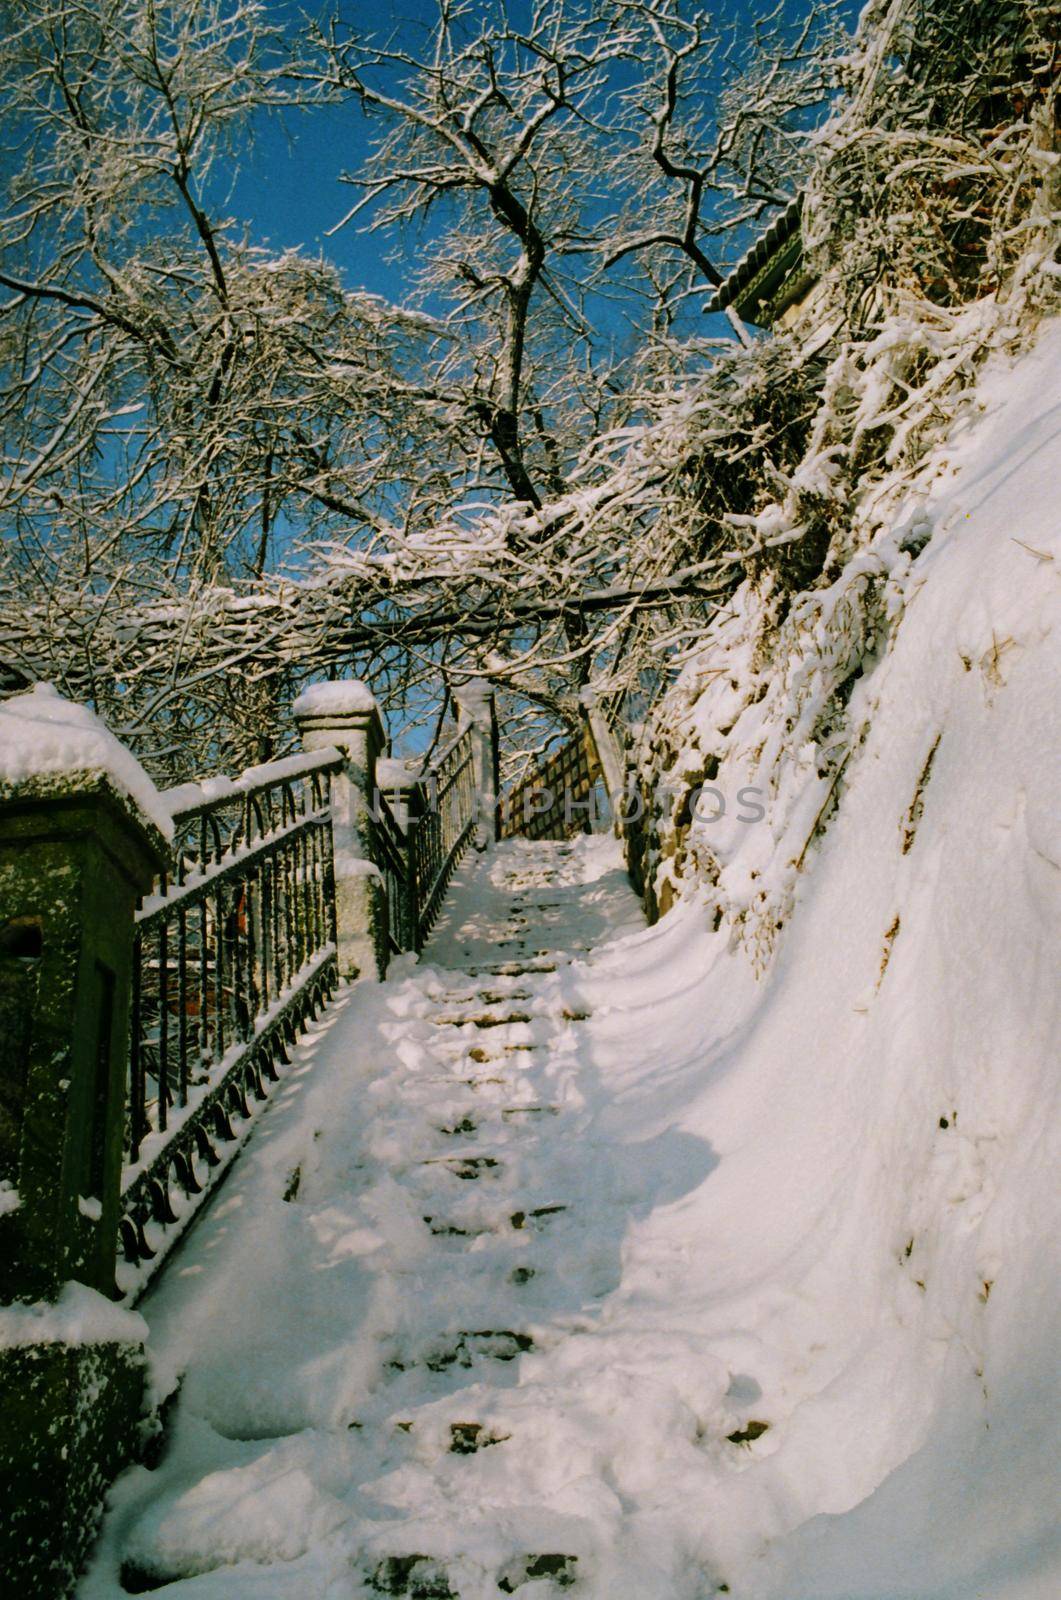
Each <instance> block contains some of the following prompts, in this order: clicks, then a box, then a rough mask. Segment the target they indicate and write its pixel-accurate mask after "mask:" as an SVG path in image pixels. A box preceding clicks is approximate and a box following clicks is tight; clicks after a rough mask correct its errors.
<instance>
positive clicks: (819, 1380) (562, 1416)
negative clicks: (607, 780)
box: [79, 335, 1061, 1600]
mask: <svg viewBox="0 0 1061 1600" xmlns="http://www.w3.org/2000/svg"><path fill="white" fill-rule="evenodd" d="M1059 365H1061V340H1059V339H1058V337H1057V336H1056V335H1054V336H1052V337H1051V338H1049V339H1047V340H1046V341H1044V343H1043V344H1041V346H1040V348H1039V350H1038V352H1037V353H1036V354H1035V355H1034V356H1033V357H1031V358H1026V359H1025V360H1024V361H1022V362H1021V363H1020V364H1019V365H1018V366H1017V367H1016V368H1015V369H1014V371H1013V372H1012V373H1011V374H1003V375H1001V376H999V375H997V374H996V376H995V377H994V378H993V379H992V380H991V381H990V382H989V384H988V385H987V386H986V387H985V389H984V399H985V403H986V407H987V410H986V414H985V415H984V416H983V417H982V418H981V419H980V420H979V421H978V422H977V423H976V424H975V425H974V426H971V427H969V428H968V429H967V431H966V434H965V436H964V438H963V439H962V440H961V441H960V442H959V443H958V444H957V445H956V446H955V447H954V448H953V449H952V451H951V454H950V460H951V463H952V469H951V470H948V471H947V473H946V474H944V475H941V476H940V478H939V479H938V481H937V483H936V484H935V485H934V487H933V488H932V490H931V494H930V497H929V500H928V502H927V508H926V510H927V514H928V515H929V516H930V517H931V521H932V525H933V527H934V528H935V530H936V531H935V533H934V535H933V538H932V539H931V541H930V542H929V544H928V546H927V548H926V550H925V551H924V553H923V555H922V556H921V557H919V560H918V566H917V572H918V574H919V575H920V576H921V577H922V578H923V583H922V586H921V587H920V589H919V590H918V592H917V593H916V594H915V595H913V597H912V598H911V599H909V600H908V603H907V608H906V614H905V616H904V618H903V621H902V623H901V626H900V627H899V629H898V632H897V636H896V640H895V644H894V647H893V648H892V649H891V650H890V652H889V653H888V654H886V655H885V656H884V658H883V660H882V661H881V662H880V663H879V664H878V665H877V666H876V668H875V670H874V672H873V674H872V677H871V679H870V680H869V682H868V683H867V684H866V685H865V686H864V688H863V690H862V691H860V692H863V693H865V694H867V695H869V696H871V697H872V699H873V702H874V703H873V715H872V718H871V724H870V731H869V734H868V737H867V739H866V742H865V744H864V746H863V747H862V749H861V750H860V752H859V753H858V756H857V760H856V762H855V764H854V765H853V767H852V768H851V769H850V770H849V773H848V785H847V790H846V793H845V796H844V800H843V803H842V805H841V807H840V810H839V812H838V814H837V816H836V817H835V819H834V820H833V822H832V823H831V825H830V827H829V829H828V832H827V833H826V835H825V838H824V840H823V842H822V844H821V846H820V849H818V850H816V852H815V853H814V854H812V856H811V857H809V858H808V862H807V867H806V871H805V872H804V873H803V875H802V877H801V879H800V883H799V890H798V894H797V899H796V905H795V910H794V913H793V915H792V917H791V918H790V920H789V921H788V923H787V925H786V927H785V930H784V933H783V935H782V937H781V940H780V942H779V944H778V947H777V950H776V953H775V955H774V958H773V962H772V964H771V965H770V966H769V967H768V968H767V969H766V971H765V972H764V974H763V975H762V976H760V977H758V978H757V977H756V976H755V975H754V973H753V971H752V969H751V966H750V964H749V962H748V959H747V955H746V953H745V951H744V950H743V949H742V948H740V947H731V946H730V942H729V937H728V935H727V934H726V932H725V931H722V932H720V933H718V934H714V933H712V932H711V931H710V920H709V918H708V917H707V915H706V914H705V912H704V910H703V909H702V908H701V907H700V906H698V905H696V904H692V903H686V904H683V905H681V906H680V907H679V908H678V909H677V910H675V911H674V912H672V913H671V914H670V915H669V916H668V917H666V918H665V919H664V920H663V921H662V922H661V923H660V924H659V925H658V926H657V927H655V928H653V929H645V928H644V927H643V926H640V925H639V922H638V916H637V908H636V905H635V903H634V902H633V900H632V897H631V896H630V894H629V891H628V890H627V889H626V887H625V883H624V880H623V878H622V874H621V872H620V870H619V867H618V857H617V854H616V852H615V847H614V846H613V845H612V843H611V842H610V841H607V840H590V841H583V842H580V843H579V844H578V845H576V846H575V847H574V849H573V850H570V851H568V850H566V849H565V848H563V847H557V846H548V845H545V846H529V845H526V844H512V845H508V846H505V847H503V848H502V849H500V850H499V851H497V852H495V853H493V854H490V855H487V856H486V857H482V858H480V857H476V858H474V859H470V860H469V861H468V862H467V863H466V864H465V866H464V867H463V868H462V870H461V878H460V882H459V884H458V886H457V889H456V891H455V893H454V896H453V899H452V900H451V901H450V902H449V904H448V907H447V912H446V917H445V919H444V921H443V923H442V924H441V925H440V927H439V930H438V932H437V935H436V938H435V940H434V942H433V944H432V946H431V948H429V949H428V951H426V952H425V955H424V958H423V960H422V961H421V963H420V964H419V966H416V965H414V964H413V963H412V962H411V961H409V960H408V959H407V960H406V961H405V962H404V964H403V965H402V966H401V967H400V968H399V970H398V971H397V972H396V973H395V974H394V975H393V976H392V977H391V978H389V979H388V981H387V982H386V983H385V984H383V985H379V986H367V985H366V986H362V987H358V988H355V989H353V990H351V991H348V992H347V993H346V994H345V996H344V997H343V998H342V999H341V1001H340V1002H339V1004H338V1005H336V1006H334V1007H333V1008H331V1010H330V1012H329V1014H328V1016H327V1017H326V1018H325V1019H324V1020H323V1022H322V1023H321V1024H320V1025H319V1026H318V1027H317V1030H316V1032H315V1033H314V1035H313V1036H312V1038H311V1039H310V1041H309V1042H308V1043H307V1045H306V1046H305V1047H304V1048H303V1049H302V1051H301V1052H300V1055H299V1058H298V1063H297V1068H296V1072H295V1075H294V1076H293V1078H291V1079H290V1080H289V1083H288V1085H287V1087H285V1089H284V1090H283V1092H282V1093H281V1094H280V1095H279V1097H278V1100H277V1103H276V1104H275V1105H274V1106H273V1107H272V1108H271V1109H270V1110H269V1111H268V1112H267V1114H266V1115H265V1116H264V1117H263V1119H262V1122H261V1124H260V1127H259V1129H258V1131H257V1132H256V1134H255V1137H254V1139H253V1141H252V1143H251V1145H250V1147H249V1148H248V1151H247V1153H246V1154H245V1155H244V1156H243V1158H242V1159H241V1161H240V1163H239V1165H238V1167H237V1168H236V1170H235V1172H234V1173H233V1175H232V1177H231V1179H230V1180H229V1182H228V1183H227V1185H226V1186H225V1189H224V1191H223V1193H222V1195H221V1196H220V1198H219V1200H218V1202H217V1203H216V1205H215V1206H214V1207H213V1209H212V1211H211V1213H210V1214H209V1215H208V1216H207V1218H206V1219H205V1220H204V1221H203V1222H202V1223H201V1225H200V1226H199V1227H198V1229H197V1230H196V1232H195V1234H194V1235H193V1236H192V1237H191V1239H190V1240H189V1241H188V1243H187V1244H186V1246H185V1247H184V1248H183V1249H182V1251H181V1252H180V1254H179V1256H178V1257H177V1258H176V1259H175V1261H174V1262H173V1264H172V1265H171V1266H170V1268H169V1269H168V1271H167V1273H166V1274H165V1276H164V1278H163V1280H162V1282H161V1283H160V1285H159V1286H158V1288H157V1289H156V1290H155V1291H154V1293H153V1295H152V1296H151V1297H150V1298H149V1299H148V1301H147V1302H146V1303H145V1305H144V1306H143V1308H142V1309H143V1311H144V1314H145V1315H146V1317H147V1320H148V1323H149V1325H150V1327H151V1330H152V1341H151V1342H152V1348H153V1352H154V1356H155V1362H156V1372H157V1381H158V1384H159V1388H160V1391H164V1390H166V1389H168V1388H170V1387H171V1386H172V1384H173V1382H174V1380H175V1378H176V1375H177V1374H178V1373H180V1372H183V1373H184V1384H183V1390H182V1393H181V1398H180V1400H179V1403H178V1405H177V1408H176V1411H175V1414H174V1418H173V1422H172V1430H173V1431H172V1442H171V1444H170V1447H169V1450H168V1452H167V1454H166V1455H165V1457H164V1459H163V1461H162V1464H161V1465H160V1466H159V1467H158V1468H157V1469H156V1470H155V1471H153V1472H148V1471H146V1470H144V1469H135V1470H133V1471H131V1472H130V1473H128V1474H126V1476H125V1477H124V1478H123V1479H122V1480H121V1481H120V1483H119V1485H118V1487H117V1489H116V1491H115V1493H114V1495H113V1500H112V1509H111V1512H110V1515H109V1517H108V1521H107V1524H106V1529H105V1534H104V1538H103V1542H102V1545H101V1548H100V1550H99V1552H98V1555H97V1559H96V1562H95V1565H94V1567H93V1569H92V1571H91V1573H90V1575H89V1577H88V1578H87V1579H86V1580H85V1581H84V1582H83V1584H82V1587H81V1589H80V1591H79V1593H80V1595H81V1597H82V1600H104V1597H106V1600H114V1597H116V1596H117V1595H119V1594H121V1593H122V1590H121V1588H120V1586H119V1583H118V1576H117V1575H118V1571H119V1568H120V1565H121V1563H122V1562H123V1561H124V1562H127V1563H129V1566H128V1568H127V1571H129V1572H131V1573H134V1574H138V1575H139V1578H140V1580H141V1581H143V1580H144V1579H145V1578H148V1577H151V1576H152V1575H153V1577H154V1579H155V1581H156V1582H157V1581H159V1580H165V1579H171V1580H175V1581H173V1582H172V1583H171V1584H170V1586H169V1587H168V1588H167V1589H165V1590H164V1591H163V1592H165V1593H167V1594H169V1593H172V1594H179V1595H180V1596H181V1600H193V1597H194V1600H243V1597H246V1600H252V1597H253V1600H310V1597H313V1600H317V1597H321V1600H339V1597H342V1600H362V1597H368V1596H371V1595H374V1594H376V1593H378V1592H380V1590H379V1588H378V1587H377V1588H373V1587H371V1582H372V1578H373V1574H375V1575H376V1582H377V1584H379V1585H383V1584H386V1583H389V1582H391V1579H392V1577H393V1575H394V1573H395V1572H396V1571H399V1570H400V1569H398V1568H395V1567H390V1568H388V1567H387V1566H386V1558H387V1557H389V1556H396V1557H410V1556H413V1555H423V1556H424V1557H432V1558H435V1560H436V1562H437V1567H436V1569H435V1570H436V1572H438V1573H444V1574H445V1575H446V1582H447V1583H448V1585H449V1589H450V1592H451V1593H453V1594H455V1595H458V1596H459V1597H460V1600H487V1597H491V1600H492V1597H494V1596H497V1595H499V1594H502V1593H506V1592H515V1593H517V1594H523V1595H525V1596H526V1597H527V1600H548V1597H549V1596H552V1595H559V1594H561V1593H571V1594H572V1596H585V1597H587V1600H589V1597H592V1600H706V1597H708V1596H710V1595H713V1594H715V1593H717V1592H720V1591H721V1592H724V1591H723V1588H722V1586H723V1585H726V1586H728V1592H729V1593H730V1594H732V1595H733V1596H735V1597H738V1600H827V1597H828V1600H884V1597H899V1596H908V1597H917V1600H981V1597H983V1600H1033V1597H1034V1600H1038V1597H1040V1596H1042V1597H1043V1600H1045V1597H1046V1596H1050V1597H1053V1596H1054V1595H1056V1594H1057V1593H1058V1592H1059V1590H1061V1574H1059V1566H1061V1562H1059V1561H1058V1553H1057V1548H1056V1545H1055V1546H1053V1547H1051V1545H1050V1543H1049V1529H1050V1526H1051V1509H1052V1504H1053V1499H1054V1496H1053V1494H1052V1492H1051V1484H1052V1481H1053V1480H1054V1479H1055V1475H1056V1460H1057V1456H1058V1438H1057V1427H1056V1415H1057V1410H1058V1405H1057V1394H1056V1389H1055V1386H1054V1370H1055V1367H1056V1353H1055V1346H1054V1337H1055V1336H1054V1329H1056V1326H1057V1320H1058V1319H1057V1310H1058V1307H1057V1303H1056V1302H1057V1283H1058V1273H1057V1263H1056V1255H1054V1254H1052V1253H1051V1244H1050V1241H1051V1238H1052V1237H1055V1236H1056V1231H1057V1230H1056V1203H1055V1194H1054V1178H1053V1175H1054V1173H1055V1172H1056V1170H1057V1166H1058V1162H1057V1148H1056V1131H1055V1130H1056V1127H1057V1116H1056V1112H1057V1105H1056V1088H1055V1082H1056V1072H1055V1070H1054V1059H1055V1051H1056V1041H1057V1038H1058V1033H1059V1029H1058V1021H1059V1017H1058V985H1057V970H1056V969H1057V950H1058V934H1059V931H1061V912H1059V902H1061V820H1059V813H1058V794H1059V792H1061V784H1059V778H1061V774H1059V771H1058V754H1057V752H1058V747H1059V743H1061V741H1059V739H1058V731H1059V730H1058V723H1059V713H1058V703H1059V695H1058V689H1059V682H1061V672H1059V670H1058V669H1059V666H1061V626H1059V619H1058V602H1059V597H1061V585H1059V572H1058V564H1057V553H1058V550H1059V545H1061V540H1059V537H1058V517H1057V500H1058V491H1057V483H1058V476H1059V475H1058V457H1059V449H1058V439H1059V430H1061V399H1059V397H1058V392H1057V379H1056V373H1057V370H1058V367H1059ZM937 735H940V743H939V747H938V750H937V753H936V756H935V759H934V762H933V766H932V771H931V777H930V780H929V782H928V784H927V786H926V788H925V791H924V794H923V797H922V805H921V807H920V811H919V814H918V817H917V823H916V828H915V829H914V830H913V837H912V838H909V839H908V837H907V836H908V835H909V834H910V832H911V830H910V826H909V818H910V815H911V803H912V800H913V797H914V793H915V790H916V788H917V783H918V777H919V774H921V772H922V771H923V768H924V765H925V759H926V753H927V750H928V749H929V748H930V747H931V745H932V743H933V741H934V740H935V738H936V736H937ZM764 825H765V824H764ZM904 843H906V844H907V849H906V851H905V853H904V850H903V845H904ZM897 918H898V929H897V930H896V929H895V924H896V919H897ZM580 946H592V949H591V950H590V951H588V952H587V951H584V950H582V949H580V948H579V947H580ZM885 949H887V952H888V959H887V962H886V963H885V962H884V960H883V956H884V952H885ZM536 951H545V952H557V953H556V954H548V953H547V954H544V955H535V954H532V952H536ZM509 963H511V964H512V966H513V967H514V968H518V967H532V968H533V967H535V966H536V967H537V968H538V969H539V970H537V971H533V970H532V971H525V972H524V971H516V970H513V971H511V972H508V973H506V972H504V971H501V972H489V971H486V970H485V969H486V968H488V967H504V966H506V965H507V964H509ZM882 967H883V969H884V970H883V972H882ZM469 969H474V970H469ZM565 1013H566V1014H565ZM506 1017H507V1018H511V1019H512V1020H508V1021H501V1022H496V1020H495V1019H497V1018H506ZM490 1162H493V1163H495V1164H494V1165H489V1164H488V1163H490ZM296 1173H297V1175H298V1181H297V1187H296V1185H295V1175H296ZM285 1192H287V1193H289V1194H291V1195H292V1198H291V1199H289V1200H287V1201H285V1200H284V1198H283V1195H284V1193H285ZM556 1207H564V1208H565V1209H563V1210H557V1209H552V1208H556ZM534 1213H538V1215H537V1216H535V1215H534ZM425 1218H430V1219H431V1221H430V1222H428V1221H425ZM488 1335H489V1336H490V1337H487V1336H488ZM514 1335H518V1336H519V1339H518V1340H514V1339H513V1336H514ZM506 1336H507V1340H508V1342H507V1343H506ZM520 1342H522V1343H523V1344H525V1345H526V1346H527V1348H526V1349H525V1350H524V1351H523V1353H520V1348H519V1346H520ZM506 1357H511V1359H505V1358H506ZM465 1363H466V1364H465ZM752 1423H757V1424H764V1423H765V1424H767V1425H768V1426H767V1427H766V1428H765V1429H762V1428H755V1429H753V1428H751V1427H750V1426H749V1425H750V1424H752ZM476 1428H478V1429H479V1430H480V1431H479V1432H478V1433H476V1432H475V1429H476ZM753 1432H754V1433H756V1434H757V1437H755V1438H747V1439H746V1442H740V1440H739V1436H740V1435H742V1434H745V1435H750V1434H751V1433H753ZM730 1435H737V1436H738V1439H737V1440H733V1439H731V1438H730ZM462 1441H463V1442H464V1443H466V1444H468V1445H469V1448H467V1449H463V1448H462V1449H458V1450H454V1449H453V1448H452V1446H453V1445H454V1443H455V1442H456V1443H458V1444H461V1442H462ZM491 1441H495V1442H491ZM476 1444H478V1445H479V1448H474V1446H475V1445H476ZM542 1553H552V1554H564V1555H567V1556H568V1557H571V1558H574V1559H573V1562H572V1563H569V1565H568V1566H567V1567H566V1568H565V1571H564V1575H565V1576H568V1575H570V1576H573V1577H574V1579H575V1583H574V1586H573V1587H572V1588H571V1589H561V1587H560V1586H559V1584H558V1582H557V1581H556V1578H555V1577H550V1576H547V1575H542V1576H538V1577H533V1578H531V1579H529V1581H527V1582H521V1581H520V1575H521V1574H523V1575H525V1574H526V1573H527V1571H528V1570H529V1569H528V1567H527V1562H526V1558H527V1557H529V1556H532V1555H535V1554H539V1555H540V1554H542ZM521 1562H522V1563H523V1564H522V1565H520V1563H521ZM427 1570H428V1568H427V1567H426V1566H423V1565H422V1566H421V1569H420V1571H421V1573H426V1572H427ZM502 1579H503V1581H504V1583H505V1585H506V1587H505V1588H501V1587H499V1583H500V1581H501V1580H502ZM178 1580H179V1581H178ZM395 1581H397V1580H395ZM432 1581H435V1580H432ZM424 1582H425V1584H426V1583H427V1579H426V1578H425V1579H424ZM438 1582H441V1580H438ZM390 1592H404V1591H401V1590H395V1589H393V1587H392V1589H391V1591H390ZM409 1592H410V1593H413V1592H420V1593H422V1594H430V1593H445V1592H446V1590H445V1588H442V1587H439V1586H438V1584H437V1583H436V1587H434V1588H432V1587H422V1588H421V1589H420V1590H419V1591H416V1590H415V1589H410V1590H409Z"/></svg>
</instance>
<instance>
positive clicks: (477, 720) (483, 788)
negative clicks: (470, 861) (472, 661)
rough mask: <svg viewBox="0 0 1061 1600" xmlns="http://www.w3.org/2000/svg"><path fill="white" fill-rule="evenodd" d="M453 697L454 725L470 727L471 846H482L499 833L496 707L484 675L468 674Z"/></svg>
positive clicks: (483, 848)
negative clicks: (472, 782) (456, 714)
mask: <svg viewBox="0 0 1061 1600" xmlns="http://www.w3.org/2000/svg"><path fill="white" fill-rule="evenodd" d="M453 699H454V701H455V702H456V706H457V710H458V712H459V722H458V726H460V727H468V726H470V727H471V729H472V750H473V761H474V767H473V773H474V780H475V794H476V806H477V813H478V815H477V821H476V826H475V848H476V849H477V850H485V849H486V847H487V846H488V845H491V844H494V843H495V842H496V841H497V838H498V836H499V823H498V807H499V803H500V791H501V779H500V770H499V766H498V738H497V711H496V708H495V705H494V691H493V689H492V688H491V686H490V684H489V683H487V682H486V680H485V679H484V678H472V679H471V681H470V682H468V683H465V684H463V685H462V686H461V688H459V689H454V691H453Z"/></svg>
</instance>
